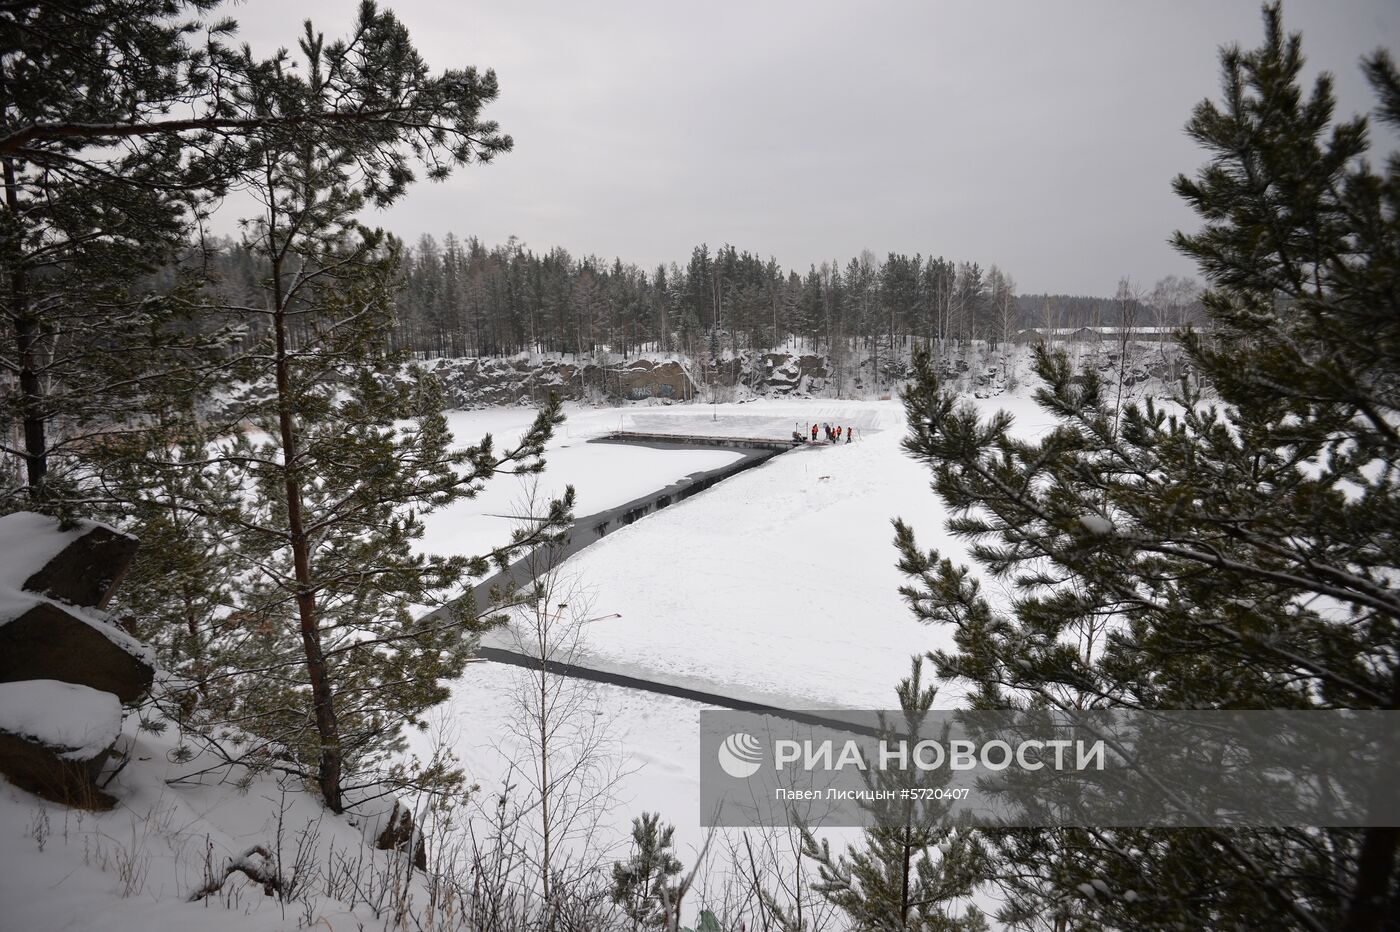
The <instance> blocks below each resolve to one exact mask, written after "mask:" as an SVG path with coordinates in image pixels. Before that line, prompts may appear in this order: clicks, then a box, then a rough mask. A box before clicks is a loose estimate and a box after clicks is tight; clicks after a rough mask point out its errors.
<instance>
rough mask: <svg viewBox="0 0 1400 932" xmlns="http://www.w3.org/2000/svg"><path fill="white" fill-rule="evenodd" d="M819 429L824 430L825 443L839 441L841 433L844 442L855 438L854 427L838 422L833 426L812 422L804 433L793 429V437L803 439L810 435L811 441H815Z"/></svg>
mask: <svg viewBox="0 0 1400 932" xmlns="http://www.w3.org/2000/svg"><path fill="white" fill-rule="evenodd" d="M819 429H820V430H821V431H823V432H825V434H826V442H827V443H840V442H841V437H842V436H843V435H844V436H845V438H846V443H850V442H851V441H852V440H853V439H855V433H856V432H855V428H852V427H842V426H841V425H840V424H837V425H836V426H835V427H832V426H831V425H830V424H813V425H811V426H810V427H809V428H808V430H807V433H806V434H799V433H797V432H796V431H793V437H794V438H795V439H797V440H803V441H805V440H806V439H807V436H808V435H810V436H811V438H812V443H816V442H817V432H818V430H819Z"/></svg>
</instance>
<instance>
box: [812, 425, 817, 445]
mask: <svg viewBox="0 0 1400 932" xmlns="http://www.w3.org/2000/svg"><path fill="white" fill-rule="evenodd" d="M812 442H813V443H816V442H817V425H816V424H813V425H812Z"/></svg>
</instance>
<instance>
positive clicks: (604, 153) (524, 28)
mask: <svg viewBox="0 0 1400 932" xmlns="http://www.w3.org/2000/svg"><path fill="white" fill-rule="evenodd" d="M381 2H382V3H383V4H384V5H386V6H388V7H390V8H392V9H394V10H395V11H396V12H397V13H398V15H399V17H400V18H401V19H402V20H403V21H404V22H405V23H406V24H407V25H408V27H409V29H410V30H411V32H412V34H413V36H414V39H415V40H416V42H417V44H418V45H419V48H420V49H421V50H422V51H423V53H424V55H425V57H426V58H427V59H428V61H429V62H430V63H431V64H432V65H433V66H434V67H436V68H445V67H452V66H460V65H466V64H475V65H478V66H481V67H492V68H495V69H496V72H497V74H498V76H499V78H500V83H501V97H500V99H499V100H498V101H497V103H496V104H495V105H493V107H492V108H491V110H490V113H491V115H492V116H493V117H495V118H496V119H498V120H499V121H500V123H501V125H502V128H503V129H504V130H505V131H507V132H509V133H510V134H511V135H513V136H514V138H515V151H514V152H512V153H510V154H508V155H505V156H503V157H501V158H500V159H499V160H498V161H497V162H495V163H494V164H492V165H489V166H485V167H478V166H473V167H470V168H468V169H467V170H465V171H460V172H459V173H457V175H455V176H454V177H453V178H452V179H451V180H450V181H448V182H446V183H443V184H435V185H430V184H427V183H423V184H420V185H417V186H416V187H414V188H413V189H411V190H410V192H409V193H408V195H407V196H406V197H405V198H404V199H403V200H402V201H401V202H400V203H399V204H396V205H395V206H393V207H392V208H391V209H389V210H388V211H386V212H384V213H382V214H381V215H380V216H378V217H376V218H367V219H371V220H373V221H377V222H378V223H380V224H382V225H384V226H385V227H387V228H388V229H390V230H392V231H393V232H395V233H397V234H399V235H401V236H404V237H407V238H409V239H410V240H412V239H415V238H416V237H417V236H418V235H419V234H421V233H432V234H433V235H435V236H438V237H441V236H442V235H443V234H445V233H447V232H449V231H451V232H455V233H457V234H458V235H459V236H467V235H473V234H474V235H476V236H479V237H480V238H481V239H482V240H483V241H485V242H486V243H488V244H492V243H497V242H503V241H504V240H505V239H506V238H507V237H508V236H510V235H512V234H514V235H516V236H518V237H520V239H521V240H523V241H524V242H525V243H526V244H527V245H528V246H529V247H531V248H533V249H536V250H545V249H548V248H550V247H551V246H556V245H558V246H564V247H565V248H567V249H568V250H569V251H570V252H571V253H573V254H574V255H575V256H581V255H585V254H589V253H593V254H597V255H599V256H602V257H604V258H608V259H611V257H613V256H620V257H621V258H622V259H623V261H625V262H635V263H637V264H638V265H640V266H642V267H643V268H647V269H651V268H654V267H655V265H656V264H657V263H658V262H671V261H676V262H681V263H684V261H685V260H686V259H687V258H688V256H689V254H690V249H691V247H692V246H694V245H696V244H698V243H700V242H708V243H709V244H710V246H711V248H712V249H713V248H714V247H716V246H718V245H720V244H721V243H725V242H729V243H733V244H734V245H735V246H737V247H738V248H740V249H741V250H742V249H748V250H751V251H753V252H756V253H759V254H761V255H763V256H765V257H767V256H769V255H771V256H774V257H776V258H777V259H778V261H779V262H780V263H782V264H783V265H784V266H785V267H789V268H794V267H795V268H797V269H798V270H799V271H805V269H806V268H807V266H808V264H809V263H820V262H821V261H822V260H823V259H832V258H838V259H841V260H843V261H844V260H845V259H847V258H849V257H850V256H852V255H855V254H857V253H859V252H860V250H862V249H867V248H868V249H871V250H873V251H874V252H875V253H876V254H877V255H884V254H885V253H887V252H890V251H896V252H907V253H914V252H920V253H923V254H925V255H928V254H934V255H944V256H948V257H950V258H954V259H960V260H961V259H969V260H975V261H979V262H981V263H983V265H988V264H991V263H997V264H999V265H1000V266H1001V267H1002V268H1003V269H1005V270H1007V271H1008V272H1010V273H1011V274H1012V275H1013V276H1014V277H1015V278H1016V280H1017V282H1018V285H1019V287H1020V290H1021V291H1022V292H1025V293H1032V292H1039V291H1051V292H1063V293H1074V294H1110V293H1112V291H1113V289H1114V287H1115V283H1116V282H1117V280H1118V278H1119V277H1121V276H1123V275H1129V276H1131V277H1132V278H1134V279H1135V280H1139V281H1142V282H1145V283H1150V282H1151V281H1152V280H1154V279H1156V278H1158V277H1160V276H1162V275H1164V274H1167V273H1170V272H1175V273H1184V274H1190V273H1191V272H1192V271H1193V269H1192V267H1191V266H1190V265H1189V264H1188V263H1187V262H1186V261H1184V260H1182V259H1181V258H1180V257H1178V256H1177V255H1175V254H1174V252H1173V251H1172V250H1171V249H1170V247H1168V246H1167V245H1166V239H1167V236H1168V235H1169V234H1170V233H1171V231H1172V230H1173V229H1176V228H1178V227H1188V228H1189V227H1193V226H1194V225H1195V221H1194V218H1193V215H1192V214H1191V213H1190V212H1189V211H1188V210H1187V209H1186V208H1185V207H1184V206H1182V205H1181V204H1180V203H1179V202H1178V201H1177V199H1176V198H1175V196H1174V195H1173V194H1172V192H1171V189H1170V181H1171V178H1172V177H1173V176H1174V175H1175V174H1176V173H1177V172H1181V171H1186V172H1188V173H1189V172H1192V171H1194V170H1195V168H1196V167H1197V166H1198V165H1200V164H1201V163H1202V162H1203V161H1204V156H1203V154H1202V152H1201V151H1200V150H1198V149H1197V148H1196V147H1195V146H1194V144H1193V143H1192V142H1191V141H1190V140H1189V139H1187V138H1186V136H1185V134H1184V133H1183V132H1182V129H1181V127H1182V125H1183V124H1184V123H1185V121H1186V119H1187V117H1188V115H1189V113H1190V110H1191V107H1192V106H1193V105H1194V104H1195V103H1196V102H1197V101H1198V100H1200V99H1201V98H1202V97H1205V96H1211V95H1216V94H1217V91H1218V88H1219V70H1218V65H1217V57H1216V56H1217V49H1218V47H1219V46H1220V45H1222V44H1225V43H1229V42H1240V43H1241V44H1243V45H1245V46H1246V47H1252V46H1254V45H1257V44H1258V43H1259V41H1260V38H1261V36H1262V29H1261V26H1260V16H1259V6H1258V4H1257V3H1255V2H1245V0H1239V2H1220V0H1176V2H1172V3H1165V2H1156V3H1147V2H1131V3H1129V2H1080V0H1076V2H1056V3H1048V2H1041V3H1031V2H997V3H977V2H948V0H938V2H921V3H916V2H908V3H879V4H875V3H861V4H858V3H856V2H854V0H850V2H843V3H830V2H765V3H738V2H733V3H730V2H714V3H684V4H682V3H672V2H659V0H651V2H606V3H604V2H587V3H577V2H575V3H570V2H548V3H546V2H531V3H524V2H506V0H494V2H489V3H488V2H478V0H467V2H449V0H381ZM355 6H356V3H355V0H297V2H288V0H246V2H244V3H241V4H239V5H237V6H235V7H233V8H232V9H231V10H230V12H231V13H232V15H234V16H235V18H237V19H238V20H239V22H240V23H241V24H242V30H241V32H242V35H243V36H244V38H245V39H246V40H248V41H250V42H251V43H252V44H253V46H254V48H255V50H258V51H268V52H270V51H271V50H272V49H274V48H275V47H277V46H278V45H292V44H294V42H295V39H296V37H297V35H298V33H299V32H300V23H301V21H302V20H303V19H304V18H306V17H308V16H309V17H311V18H312V19H313V20H314V21H315V22H316V24H317V26H318V28H320V29H321V30H322V31H324V32H325V33H326V34H327V35H328V36H338V35H340V34H343V33H344V32H345V30H346V29H347V28H348V26H349V24H350V22H351V20H352V18H353V16H354V11H355ZM1284 13H1285V21H1286V22H1287V24H1288V26H1289V28H1290V29H1293V30H1302V32H1303V34H1304V39H1303V47H1304V51H1305V53H1306V54H1307V56H1308V60H1309V68H1310V71H1311V72H1312V73H1315V72H1316V71H1317V70H1320V69H1327V70H1329V71H1332V72H1333V73H1334V74H1335V75H1336V77H1337V89H1338V96H1339V98H1340V102H1341V106H1340V112H1341V113H1342V114H1350V113H1351V112H1354V111H1358V110H1362V109H1366V108H1369V106H1370V104H1371V95H1370V93H1369V90H1368V88H1367V87H1366V84H1365V82H1364V80H1363V79H1362V77H1361V75H1360V72H1359V70H1358V69H1357V67H1356V63H1357V58H1358V56H1359V55H1360V54H1362V53H1363V52H1366V51H1369V50H1371V49H1374V48H1376V47H1378V46H1385V47H1388V48H1392V49H1394V48H1395V47H1396V46H1397V44H1398V43H1397V37H1400V3H1397V2H1396V0H1348V2H1337V0H1333V2H1323V0H1308V2H1303V0H1292V2H1290V3H1287V4H1286V7H1285V11H1284ZM1382 142H1383V144H1384V145H1385V146H1386V147H1387V148H1389V147H1393V146H1394V145H1395V143H1394V139H1393V137H1388V138H1386V139H1384V140H1382ZM235 209H236V202H231V203H230V204H229V205H227V206H226V209H225V210H224V211H222V212H221V216H220V217H219V221H220V225H222V223H223V222H224V221H227V220H228V219H230V218H229V216H228V215H229V214H230V213H231V212H232V211H233V210H235Z"/></svg>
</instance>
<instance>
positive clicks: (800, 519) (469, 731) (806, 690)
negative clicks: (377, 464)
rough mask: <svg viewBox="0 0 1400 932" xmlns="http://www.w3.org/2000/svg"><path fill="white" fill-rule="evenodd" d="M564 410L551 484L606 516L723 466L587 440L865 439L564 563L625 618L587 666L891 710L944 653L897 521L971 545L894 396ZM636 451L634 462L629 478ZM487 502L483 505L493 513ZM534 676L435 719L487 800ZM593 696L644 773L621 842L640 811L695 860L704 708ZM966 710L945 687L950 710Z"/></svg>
mask: <svg viewBox="0 0 1400 932" xmlns="http://www.w3.org/2000/svg"><path fill="white" fill-rule="evenodd" d="M975 403H976V404H977V405H978V406H979V407H981V408H983V409H984V410H985V411H988V412H989V411H992V410H996V409H997V408H1005V409H1008V410H1010V411H1012V412H1013V413H1014V414H1015V415H1016V416H1017V430H1018V432H1020V433H1022V434H1025V435H1032V434H1036V433H1039V432H1040V431H1043V430H1044V429H1046V427H1047V426H1048V424H1049V419H1048V417H1046V416H1045V415H1044V414H1043V413H1042V412H1040V410H1039V409H1038V408H1036V407H1035V405H1034V404H1033V402H1031V400H1030V398H1029V391H1028V390H1023V391H1022V392H1020V393H1017V394H1012V395H1001V396H998V397H996V398H992V399H986V400H978V401H976V402H975ZM512 415H513V416H515V417H518V418H519V419H520V420H519V424H520V427H523V426H524V423H525V422H526V420H528V417H527V416H526V415H524V414H520V413H518V412H499V411H494V412H484V413H480V414H478V413H475V412H472V413H462V414H459V415H457V416H455V418H454V421H453V426H454V429H455V430H459V431H466V432H469V435H470V434H471V433H480V432H482V431H483V430H485V429H487V424H488V423H490V422H494V423H495V424H500V425H502V426H499V427H492V428H491V429H494V430H502V431H503V430H504V426H503V422H504V421H505V419H506V418H507V417H508V416H512ZM569 418H570V420H569V423H568V427H567V429H566V430H564V431H562V432H561V434H562V436H561V437H559V438H558V439H556V441H555V443H554V444H552V445H551V448H550V451H549V453H548V457H549V465H548V468H547V471H546V473H545V474H544V475H545V477H546V478H545V482H546V483H547V484H548V486H549V487H558V488H562V486H563V485H564V484H565V483H572V484H574V485H575V486H576V488H577V490H578V493H579V496H580V502H581V507H580V508H579V512H580V513H587V512H588V511H591V510H596V509H594V507H593V505H592V504H582V503H584V502H590V503H598V504H599V505H600V506H604V505H607V504H615V503H616V502H615V501H611V500H609V496H612V497H618V496H621V497H620V498H617V500H618V501H622V500H626V499H627V498H630V497H635V495H640V494H642V493H643V492H645V491H649V490H651V489H654V488H658V487H660V486H661V485H664V484H665V483H666V482H669V481H672V480H673V479H675V478H677V477H678V476H680V475H684V474H685V473H687V472H690V471H692V470H693V469H697V468H707V466H708V465H715V464H713V463H710V464H706V463H705V462H704V460H703V457H705V456H707V455H708V454H706V453H704V452H700V453H698V454H697V453H695V452H694V451H664V452H663V451H653V450H649V449H646V448H639V447H631V446H612V445H604V444H586V445H582V444H579V443H578V440H579V439H580V438H584V437H587V436H592V435H596V434H598V433H602V432H605V431H609V430H616V429H619V428H621V429H626V430H635V431H639V432H649V433H674V434H691V435H695V434H711V435H723V436H741V437H778V438H781V437H786V436H788V435H790V433H791V432H792V430H793V429H794V425H796V429H803V428H805V427H806V425H807V424H809V423H812V422H817V423H824V422H829V423H831V424H833V425H834V424H842V425H843V426H854V427H856V438H857V439H856V441H855V442H854V443H851V444H842V445H840V446H835V447H833V446H817V447H801V448H797V449H794V450H793V451H791V452H788V453H785V454H783V455H781V456H778V457H776V458H774V459H772V460H770V461H768V462H767V463H765V464H763V465H762V466H760V467H758V468H755V469H751V470H748V471H746V472H743V473H741V474H739V475H738V476H735V477H733V478H731V479H728V480H725V481H724V482H721V483H719V484H718V485H716V486H714V487H713V488H711V489H708V490H706V491H705V492H702V493H700V494H698V495H696V496H693V497H691V498H689V499H687V500H685V501H684V502H681V503H678V504H676V505H673V506H672V507H670V508H666V509H664V510H662V511H659V512H657V513H655V514H652V515H649V516H647V517H645V518H643V519H641V520H639V521H637V522H636V523H635V524H632V525H630V526H628V527H625V528H621V529H619V530H617V531H615V532H613V533H612V534H609V535H608V536H607V537H605V538H603V539H601V540H600V541H598V542H596V543H594V544H592V545H590V546H589V547H587V548H585V549H584V550H583V551H581V552H580V553H578V554H577V555H575V556H574V557H572V558H571V559H570V560H568V561H567V562H566V563H565V564H564V566H563V568H562V574H563V575H564V576H565V577H566V578H567V579H568V581H569V584H570V586H571V587H574V588H576V589H577V590H579V592H581V593H582V596H583V601H584V602H586V604H587V605H588V610H587V611H588V615H589V616H590V617H599V616H612V615H620V616H621V617H602V618H600V620H598V621H595V622H592V623H589V624H587V625H586V626H585V630H584V635H583V640H582V642H581V644H580V646H579V649H578V656H577V657H575V658H574V662H576V663H579V664H582V665H585V666H591V667H594V668H599V669H604V670H610V671H614V672H621V673H626V674H629V675H632V676H637V677H641V678H645V679H651V680H657V681H661V682H665V683H671V684H675V685H681V686H687V687H691V688H696V689H703V690H706V691H708V692H714V693H719V694H722V695H728V696H732V697H735V698H742V699H750V700H755V701H760V702H764V703H767V704H771V705H776V706H780V707H785V708H792V709H804V708H805V709H811V708H823V707H827V708H839V707H846V708H885V707H889V706H891V705H893V704H894V701H895V700H894V687H895V685H896V684H897V682H898V681H899V679H900V678H901V677H902V676H904V675H907V673H908V670H909V663H910V658H911V657H912V656H914V655H917V654H922V653H924V652H926V651H928V650H931V649H934V648H937V647H941V646H945V645H946V644H947V643H948V636H947V634H946V633H945V632H941V631H936V630H931V629H929V628H926V627H924V626H922V625H920V624H918V623H917V622H915V621H914V620H913V618H912V617H911V616H910V614H909V612H908V610H907V608H906V606H905V605H904V604H903V601H902V599H901V597H900V595H899V592H898V587H899V586H900V584H901V582H902V577H901V576H900V574H899V572H898V571H897V570H896V568H895V562H896V554H895V550H894V547H893V543H892V540H893V529H892V527H891V524H890V522H891V519H893V518H894V517H897V516H898V517H902V518H903V519H904V520H905V521H906V522H909V523H911V524H912V525H913V526H914V527H915V529H916V531H917V532H918V534H919V538H920V542H921V544H922V545H923V546H924V547H925V548H928V547H937V548H939V549H940V550H943V551H945V552H947V553H950V554H954V555H961V554H962V553H963V552H964V550H963V548H962V546H961V545H960V544H959V543H958V542H956V541H954V540H951V539H950V538H948V537H947V536H946V534H945V533H944V531H943V518H944V512H943V510H942V508H941V506H940V505H939V503H938V501H937V499H936V497H935V496H934V494H933V493H932V491H931V490H930V489H929V480H930V476H929V474H928V471H927V469H926V468H924V467H923V466H921V465H920V464H918V463H915V462H914V461H912V460H911V459H910V458H909V457H908V456H906V455H905V454H904V453H903V451H902V449H901V446H900V444H901V441H902V440H903V437H904V435H905V432H906V431H905V426H904V411H903V407H902V405H901V404H900V403H899V402H898V401H872V402H855V401H850V402H845V401H832V400H789V401H779V400H761V401H754V402H750V403H746V404H742V405H718V406H703V405H687V406H681V405H677V406H671V407H644V408H642V407H629V408H614V409H603V410H598V409H581V410H572V411H570V412H569ZM459 436H461V435H460V434H459ZM653 453H657V454H658V456H652V455H651V454H653ZM619 458H621V460H625V461H627V462H628V463H629V468H628V469H627V473H626V475H627V477H628V478H627V479H626V480H620V479H619V477H618V475H617V474H616V472H615V470H616V469H617V464H618V462H619ZM634 458H635V462H636V463H637V464H638V465H637V466H636V467H635V468H630V464H631V463H632V462H633V461H634ZM667 466H670V467H671V469H670V473H674V474H669V473H668V470H667V469H666V467H667ZM676 470H679V471H678V472H677V471H676ZM514 482H515V480H502V481H500V482H499V485H502V486H506V485H510V484H513V483H514ZM619 482H622V485H619V484H618V483H619ZM648 483H651V484H650V485H648ZM623 486H625V489H624V488H623ZM631 493H635V495H633V494H631ZM492 494H493V495H496V496H505V497H506V498H509V494H510V493H508V492H507V491H505V490H502V489H499V488H498V489H496V490H493V492H492ZM514 494H515V495H516V496H517V497H518V495H519V489H518V486H517V488H516V490H515V493H514ZM484 500H485V497H484V496H483V499H481V500H478V501H476V502H472V503H470V504H471V505H472V506H473V507H474V508H476V509H478V510H490V509H489V508H486V509H484V508H483V505H482V502H483V501H484ZM496 500H497V501H500V500H502V499H496ZM491 507H496V506H491ZM463 517H464V518H465V515H464V516H463ZM453 533H454V529H453V528H452V527H448V526H446V522H440V521H435V522H434V524H433V525H432V528H431V530H430V541H431V543H432V544H433V545H434V546H436V547H438V548H442V549H443V550H444V551H450V550H451V547H452V540H453V537H452V535H453ZM472 540H473V542H475V541H476V540H477V538H472ZM474 545H475V543H474ZM476 546H479V545H476ZM573 598H574V599H578V598H579V597H578V595H575V596H574V597H573ZM500 638H501V636H500V635H495V636H493V640H499V639H500ZM526 675H527V673H526V672H525V671H522V670H519V669H517V668H510V667H503V666H499V665H495V664H490V663H479V664H474V665H473V666H472V667H471V668H469V670H468V671H467V674H466V675H465V676H464V677H463V678H462V679H461V681H460V682H458V683H457V684H456V686H455V688H454V690H453V696H452V699H451V700H450V701H449V703H448V704H447V705H446V706H445V707H444V708H443V709H441V710H440V712H439V716H440V719H441V720H442V721H443V722H445V723H446V724H447V725H448V726H449V727H448V730H449V731H450V732H451V733H452V734H453V735H454V739H453V741H454V746H455V750H456V752H457V754H458V755H459V757H460V758H461V759H462V761H463V763H464V764H465V765H466V767H467V770H468V773H469V774H470V777H471V779H472V780H473V781H476V782H478V783H480V784H481V785H482V786H483V788H484V789H487V790H492V789H497V788H499V786H500V784H501V782H502V780H503V778H504V776H505V774H506V772H507V760H508V759H509V758H510V757H512V756H514V755H519V754H520V753H521V748H520V746H519V744H518V743H516V742H513V741H512V740H510V739H509V738H508V737H507V738H503V737H502V736H503V735H509V733H510V732H511V723H512V721H513V719H514V718H515V717H516V716H518V712H517V711H516V709H515V706H514V704H513V701H512V699H511V696H512V695H513V693H514V692H515V691H516V689H517V687H518V685H519V683H520V682H521V679H522V678H523V677H525V676H526ZM590 688H591V689H592V691H593V696H592V701H593V702H594V703H595V704H596V708H597V712H598V713H599V714H600V715H601V716H602V717H603V718H604V719H605V720H606V722H607V723H608V730H609V733H610V735H611V737H612V738H613V739H614V740H615V742H616V750H617V752H618V753H619V754H620V755H621V756H622V757H623V759H624V763H625V765H626V768H627V769H629V770H630V772H629V773H628V774H627V776H626V777H625V778H624V779H623V780H622V782H621V784H620V785H619V787H618V800H617V804H616V805H615V806H614V807H613V809H612V814H611V818H610V819H609V821H610V822H611V823H612V824H611V826H610V828H611V829H612V830H613V833H614V834H615V835H616V836H622V835H623V834H625V832H626V830H627V828H628V826H629V824H630V821H631V819H632V817H633V816H635V815H637V814H639V813H640V812H642V811H660V812H661V813H662V814H663V816H664V817H665V818H666V819H668V820H670V821H672V822H674V823H675V824H676V827H677V843H678V847H679V848H680V849H681V851H682V852H686V851H687V849H689V848H698V846H699V844H700V843H701V841H702V837H703V833H702V831H701V829H700V825H699V822H700V813H699V788H698V781H699V767H700V761H699V753H698V743H699V733H700V732H699V711H700V708H701V706H699V705H698V704H695V703H692V702H688V701H684V700H679V699H672V698H668V697H664V696H659V695H655V694H651V693H640V692H635V691H632V690H628V689H623V688H620V687H614V686H607V685H596V686H592V687H590ZM956 700H957V696H956V695H954V694H953V693H952V692H950V691H945V692H943V693H942V695H941V697H940V705H943V706H944V707H945V708H946V707H952V706H953V705H954V704H955V703H956ZM424 741H425V742H426V739H424ZM684 859H685V858H683V860H684Z"/></svg>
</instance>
